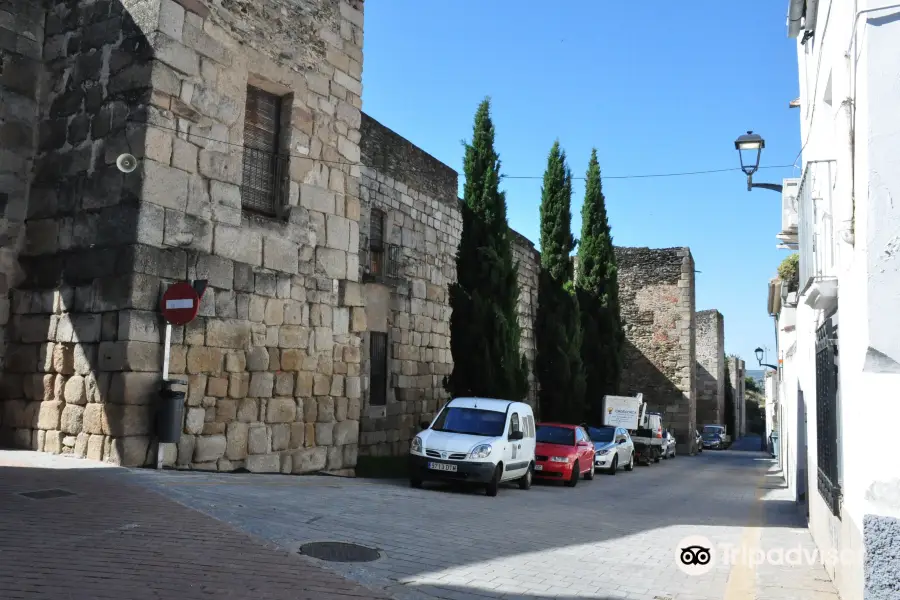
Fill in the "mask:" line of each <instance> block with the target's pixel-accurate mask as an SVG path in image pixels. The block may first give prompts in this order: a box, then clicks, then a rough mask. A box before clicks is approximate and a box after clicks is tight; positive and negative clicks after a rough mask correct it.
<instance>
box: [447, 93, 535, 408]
mask: <svg viewBox="0 0 900 600" xmlns="http://www.w3.org/2000/svg"><path fill="white" fill-rule="evenodd" d="M463 169H464V173H465V177H466V183H465V188H464V193H463V204H462V222H463V223H462V225H463V226H462V235H461V237H460V243H459V248H458V250H457V254H456V274H457V281H456V283H454V284H452V285H451V286H450V306H451V308H452V309H453V312H452V314H451V316H450V350H451V352H452V354H453V372H452V373H451V374H450V376H449V377H447V378H446V379H445V381H444V386H445V388H446V389H447V391H448V392H449V393H450V395H451V396H452V397H454V398H456V397H460V396H479V397H487V398H504V399H510V400H522V399H524V398H525V397H526V395H527V394H528V365H527V362H526V361H525V356H524V355H522V354H521V352H520V351H519V337H520V329H519V321H518V302H519V285H518V276H517V271H518V265H516V264H515V263H514V262H513V254H512V247H511V236H510V234H509V224H508V223H507V220H506V195H505V194H504V193H503V192H501V191H500V190H499V185H500V159H499V157H498V155H497V153H496V151H495V150H494V124H493V122H492V121H491V116H490V100H488V99H485V100H484V101H483V102H482V103H481V105H480V106H479V107H478V111H477V112H476V113H475V129H474V133H473V136H472V143H471V144H466V154H465V163H464V166H463Z"/></svg>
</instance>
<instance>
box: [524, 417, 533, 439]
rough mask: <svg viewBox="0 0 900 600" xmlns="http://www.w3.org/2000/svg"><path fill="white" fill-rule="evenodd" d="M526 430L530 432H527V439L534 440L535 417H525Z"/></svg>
mask: <svg viewBox="0 0 900 600" xmlns="http://www.w3.org/2000/svg"><path fill="white" fill-rule="evenodd" d="M525 428H526V429H527V430H528V431H526V432H525V437H528V438H533V437H534V417H532V416H531V415H528V416H527V417H525Z"/></svg>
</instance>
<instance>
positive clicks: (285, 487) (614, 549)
mask: <svg viewBox="0 0 900 600" xmlns="http://www.w3.org/2000/svg"><path fill="white" fill-rule="evenodd" d="M757 443H758V442H757ZM756 447H757V448H758V445H757V446H756ZM771 469H772V466H771V461H770V460H768V458H767V457H766V455H764V454H762V453H760V452H752V451H751V452H748V451H744V452H741V451H738V450H727V451H717V452H711V451H707V452H704V453H703V454H701V455H698V456H693V457H691V456H679V457H678V458H677V459H674V460H667V461H663V462H661V463H659V464H655V465H652V466H650V467H638V468H636V469H635V471H633V472H631V473H625V472H620V473H619V474H618V475H616V476H614V477H611V476H598V477H597V478H596V479H595V480H594V481H591V482H588V481H582V482H581V483H580V484H579V485H578V486H577V487H576V488H574V489H569V488H564V487H559V486H557V485H535V487H533V488H532V489H531V490H529V491H521V490H518V489H516V488H514V487H509V488H505V489H502V490H501V492H500V495H499V496H498V497H497V498H488V497H485V496H484V495H482V494H481V493H475V492H460V491H455V490H449V489H446V488H439V489H436V488H429V489H425V490H413V489H410V488H409V487H408V486H406V485H405V483H404V482H393V483H385V482H377V481H367V480H359V479H341V478H332V477H290V476H278V475H272V476H261V475H249V474H248V475H222V474H215V473H177V472H157V471H133V472H132V473H133V479H134V480H136V481H140V482H141V483H143V484H145V485H149V486H152V487H153V488H154V489H157V490H161V491H162V492H163V493H165V494H167V495H168V496H170V497H172V498H175V499H177V500H178V501H180V502H183V503H184V504H186V505H188V506H192V507H194V508H197V509H199V510H201V511H203V512H205V513H207V514H209V515H212V516H214V517H216V518H218V519H221V520H223V521H226V522H228V523H230V524H232V525H234V526H235V527H238V528H240V529H243V530H244V531H246V532H249V533H250V534H252V535H254V536H257V537H259V538H263V539H266V540H269V541H271V542H274V543H275V544H277V545H278V546H279V547H281V548H285V549H288V550H295V549H296V548H298V547H299V545H300V544H302V543H305V542H308V541H319V540H330V541H353V542H357V543H361V544H365V545H368V546H371V547H375V548H378V549H380V550H381V551H382V558H381V559H380V560H378V561H376V562H371V563H355V564H351V563H327V566H328V567H329V568H332V569H335V570H336V571H337V572H339V573H341V574H343V575H345V576H347V577H349V578H351V579H354V580H356V581H358V582H360V583H362V584H365V585H368V586H370V587H372V588H376V589H381V590H384V592H386V593H388V594H390V595H392V596H394V597H396V598H399V599H401V600H421V599H432V598H447V599H457V598H459V599H461V598H475V599H479V598H527V599H530V600H543V599H549V598H575V597H578V598H594V599H603V600H613V599H616V600H618V599H641V600H744V599H750V598H757V599H758V600H788V599H791V600H813V599H815V600H838V599H837V595H836V593H835V591H834V588H833V586H832V584H831V583H830V581H829V580H828V577H827V575H826V574H825V572H824V570H823V569H822V568H821V567H820V566H815V565H813V566H805V567H788V566H777V565H776V566H772V565H759V566H753V565H752V561H749V560H748V561H739V563H738V564H736V565H732V564H727V563H728V561H727V560H721V559H719V560H717V562H716V564H715V566H714V567H713V568H712V570H711V571H710V572H708V573H706V574H704V575H699V576H695V575H688V574H685V573H682V572H681V571H680V570H679V568H678V567H677V566H676V559H675V556H676V546H677V545H678V542H679V541H681V540H682V539H684V538H685V537H688V536H697V535H700V536H704V537H705V538H708V539H709V540H711V541H712V543H713V545H715V546H717V547H721V545H723V544H729V545H731V546H733V547H735V548H738V547H743V548H746V550H747V553H748V555H753V553H754V552H755V551H756V549H762V550H769V549H772V548H776V547H782V548H794V547H800V548H803V549H805V550H807V551H811V550H812V548H814V546H813V545H812V541H811V539H810V536H809V534H808V532H807V531H806V530H805V529H803V528H802V525H801V524H800V523H799V522H798V519H797V517H796V514H795V512H794V511H793V508H792V505H791V503H790V502H789V501H788V500H787V499H786V498H785V497H784V491H783V489H782V488H781V487H780V478H779V477H778V476H777V474H775V473H770V472H769V471H770V470H771Z"/></svg>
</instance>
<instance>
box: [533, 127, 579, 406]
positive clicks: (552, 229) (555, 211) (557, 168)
mask: <svg viewBox="0 0 900 600" xmlns="http://www.w3.org/2000/svg"><path fill="white" fill-rule="evenodd" d="M571 205H572V173H571V171H569V168H568V167H567V166H566V154H565V152H564V151H563V150H562V149H561V148H560V147H559V142H558V141H557V142H555V143H554V144H553V148H552V149H551V150H550V155H549V157H548V159H547V170H546V172H545V173H544V185H543V187H542V188H541V272H540V277H539V282H538V311H537V319H536V322H535V337H536V341H537V355H536V357H535V373H536V375H537V379H538V383H539V384H540V396H539V397H540V408H541V418H542V419H544V420H554V421H564V422H568V423H578V422H580V421H581V420H583V419H584V417H585V412H584V373H583V369H582V364H581V322H580V318H579V314H578V313H579V311H578V300H577V298H576V297H575V291H574V287H573V285H572V260H571V258H570V256H569V254H570V253H571V251H572V250H573V249H574V248H575V239H574V238H573V237H572V208H571Z"/></svg>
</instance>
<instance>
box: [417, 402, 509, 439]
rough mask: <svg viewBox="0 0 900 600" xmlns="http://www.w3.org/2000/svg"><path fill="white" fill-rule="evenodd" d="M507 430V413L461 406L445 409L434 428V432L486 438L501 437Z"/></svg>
mask: <svg viewBox="0 0 900 600" xmlns="http://www.w3.org/2000/svg"><path fill="white" fill-rule="evenodd" d="M505 428H506V413H502V412H497V411H494V410H481V409H479V408H463V407H459V406H448V407H447V408H445V409H444V410H443V411H442V412H441V414H440V416H439V417H438V418H437V420H436V421H435V422H434V426H433V427H432V429H433V430H434V431H446V432H448V433H463V434H466V435H479V436H484V437H500V436H501V435H503V431H504V429H505Z"/></svg>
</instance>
